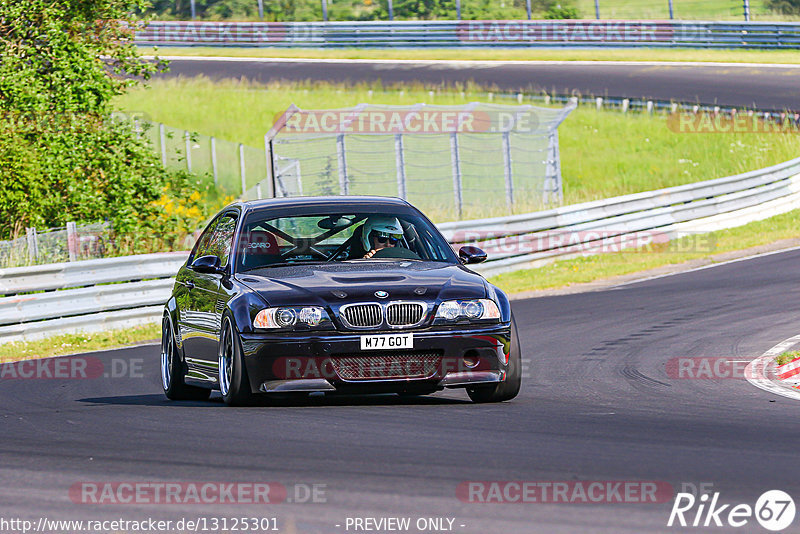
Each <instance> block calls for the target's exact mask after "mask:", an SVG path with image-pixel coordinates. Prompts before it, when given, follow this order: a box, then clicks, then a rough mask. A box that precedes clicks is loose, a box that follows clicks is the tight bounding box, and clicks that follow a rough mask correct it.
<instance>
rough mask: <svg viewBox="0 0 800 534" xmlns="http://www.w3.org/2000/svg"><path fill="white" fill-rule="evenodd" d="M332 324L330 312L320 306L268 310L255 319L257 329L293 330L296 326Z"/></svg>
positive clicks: (259, 313) (254, 324) (262, 311)
mask: <svg viewBox="0 0 800 534" xmlns="http://www.w3.org/2000/svg"><path fill="white" fill-rule="evenodd" d="M325 321H328V322H330V318H329V317H328V312H326V311H325V310H324V309H323V308H320V307H319V306H303V307H298V308H288V307H286V308H266V309H264V310H261V311H260V312H258V314H257V315H256V317H255V319H253V326H254V327H255V328H269V329H275V328H291V327H293V326H295V325H306V326H319V325H320V324H322V323H323V322H325Z"/></svg>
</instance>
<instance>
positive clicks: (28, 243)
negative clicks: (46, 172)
mask: <svg viewBox="0 0 800 534" xmlns="http://www.w3.org/2000/svg"><path fill="white" fill-rule="evenodd" d="M108 243H109V226H108V225H107V224H106V223H98V224H86V225H80V226H78V225H76V224H75V223H73V222H70V223H67V225H66V226H62V227H58V228H48V229H46V230H37V229H36V228H26V229H25V236H24V237H18V238H16V239H10V240H8V241H0V268H7V267H21V266H24V265H38V264H44V263H61V262H65V261H78V260H91V259H96V258H102V257H103V256H104V255H105V253H106V245H107V244H108Z"/></svg>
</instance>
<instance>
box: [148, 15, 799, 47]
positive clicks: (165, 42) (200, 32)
mask: <svg viewBox="0 0 800 534" xmlns="http://www.w3.org/2000/svg"><path fill="white" fill-rule="evenodd" d="M134 42H135V43H136V44H138V45H141V46H222V47H224V46H262V47H286V48H293V47H315V48H326V47H332V48H335V47H418V48H423V47H495V46H504V47H536V46H539V47H546V46H565V45H574V46H611V47H619V46H648V47H702V48H712V47H719V48H798V46H800V23H794V22H769V23H765V22H697V21H692V22H681V21H635V20H627V21H626V20H535V21H528V20H522V21H520V20H470V21H427V22H426V21H410V22H409V21H397V22H385V21H364V22H164V21H151V22H149V23H148V24H147V25H146V26H145V27H140V28H137V29H135V34H134Z"/></svg>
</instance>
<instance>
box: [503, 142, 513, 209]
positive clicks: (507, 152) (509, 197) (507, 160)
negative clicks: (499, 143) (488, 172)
mask: <svg viewBox="0 0 800 534" xmlns="http://www.w3.org/2000/svg"><path fill="white" fill-rule="evenodd" d="M503 170H504V171H505V179H506V204H507V205H508V210H509V211H511V210H512V209H513V208H514V176H513V175H512V173H511V133H509V132H507V131H506V132H503Z"/></svg>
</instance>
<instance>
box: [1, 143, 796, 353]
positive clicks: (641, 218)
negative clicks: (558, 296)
mask: <svg viewBox="0 0 800 534" xmlns="http://www.w3.org/2000/svg"><path fill="white" fill-rule="evenodd" d="M798 206H800V158H798V159H795V160H791V161H787V162H785V163H781V164H779V165H775V166H773V167H768V168H766V169H761V170H757V171H753V172H748V173H744V174H739V175H736V176H728V177H725V178H718V179H715V180H709V181H705V182H699V183H696V184H689V185H683V186H678V187H671V188H667V189H659V190H656V191H648V192H644V193H636V194H633V195H625V196H621V197H615V198H610V199H606V200H598V201H594V202H587V203H583V204H575V205H571V206H564V207H561V208H556V209H552V210H547V211H541V212H535V213H529V214H524V215H512V216H509V217H497V218H492V219H482V220H472V221H458V222H449V223H442V224H439V225H438V227H439V229H440V230H441V231H442V233H443V234H444V235H445V237H447V239H448V241H449V242H450V243H451V244H452V245H453V246H455V247H458V246H460V245H462V244H465V243H476V244H478V245H479V246H481V247H482V248H484V249H485V250H486V252H487V253H488V254H489V260H488V261H487V262H486V263H483V264H480V265H477V266H475V270H477V271H478V272H480V273H482V274H484V275H485V276H491V275H494V274H498V273H501V272H505V271H511V270H517V269H523V268H527V267H532V266H536V265H539V264H542V263H545V262H549V261H553V260H555V259H564V258H569V257H573V256H576V255H587V254H595V253H598V252H602V251H604V250H607V249H608V247H609V245H611V246H612V250H615V249H623V248H628V247H634V246H640V245H642V244H643V242H642V239H640V238H641V237H642V235H644V236H645V237H646V238H647V239H646V240H645V241H647V242H652V241H653V239H652V238H653V237H654V236H656V237H657V238H658V239H656V241H658V242H665V241H668V240H671V239H674V238H676V237H680V236H682V235H685V234H686V233H687V232H698V231H709V230H711V229H717V228H726V227H733V226H737V225H740V224H744V223H745V222H749V221H751V220H759V219H763V218H766V217H770V216H772V215H775V214H778V213H783V212H786V211H789V210H790V209H794V208H796V207H798ZM186 257H187V254H186V253H185V252H182V253H166V254H148V255H141V256H127V257H122V258H110V259H103V260H89V261H78V262H71V263H60V264H53V265H37V266H33V267H25V268H15V269H0V294H4V295H6V296H5V297H2V298H0V341H3V342H9V341H18V340H22V339H32V338H37V337H45V336H47V335H51V334H53V333H60V332H67V331H74V330H87V331H91V330H101V329H106V328H119V327H126V326H131V325H134V324H141V323H148V322H155V321H158V319H159V317H160V314H161V310H162V303H164V302H166V300H167V299H168V298H169V294H170V291H171V289H172V284H173V276H174V275H175V273H176V272H177V271H178V269H179V268H180V266H181V265H182V264H183V263H184V262H185V261H186ZM113 282H122V283H113ZM56 289H59V290H58V291H54V290H56Z"/></svg>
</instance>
